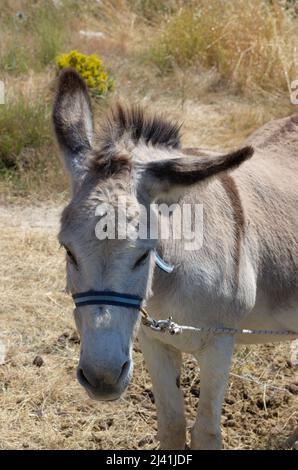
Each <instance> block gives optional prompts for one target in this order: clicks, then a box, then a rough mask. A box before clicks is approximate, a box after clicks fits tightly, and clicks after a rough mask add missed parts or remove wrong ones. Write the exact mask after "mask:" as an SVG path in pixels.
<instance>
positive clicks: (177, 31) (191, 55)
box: [149, 0, 298, 92]
mask: <svg viewBox="0 0 298 470" xmlns="http://www.w3.org/2000/svg"><path fill="white" fill-rule="evenodd" d="M191 3H192V5H191V6H185V7H184V8H182V9H180V10H179V11H178V12H177V13H176V14H175V15H173V16H172V17H171V18H170V19H169V21H168V22H167V23H166V24H165V26H164V30H163V32H162V34H161V36H160V37H159V38H158V39H157V40H155V41H154V44H153V45H152V47H151V49H150V51H149V57H150V59H151V60H153V62H154V63H155V64H156V65H157V66H158V67H159V69H160V70H161V71H162V72H163V73H164V72H169V71H171V70H173V68H175V67H176V66H178V67H180V68H186V67H188V66H190V65H194V64H195V63H200V64H201V65H203V66H204V67H206V68H210V67H213V66H216V68H217V69H218V71H219V73H220V74H221V76H222V77H223V78H224V79H226V80H227V81H230V82H232V83H233V84H236V85H237V87H238V88H239V89H240V90H241V91H245V92H251V91H254V92H255V91H259V90H266V91H274V92H283V91H288V90H289V83H290V81H291V80H294V79H295V78H297V76H298V60H297V47H296V45H295V44H296V40H295V37H296V33H297V29H298V23H297V20H296V19H295V18H294V17H293V15H291V14H290V10H289V9H287V10H286V9H285V8H284V7H283V6H282V5H280V3H279V2H277V1H276V0H272V1H271V2H267V1H265V0H253V1H251V2H246V1H245V0H237V1H232V2H226V1H224V0H216V1H214V0H199V1H198V0H197V1H195V2H191Z"/></svg>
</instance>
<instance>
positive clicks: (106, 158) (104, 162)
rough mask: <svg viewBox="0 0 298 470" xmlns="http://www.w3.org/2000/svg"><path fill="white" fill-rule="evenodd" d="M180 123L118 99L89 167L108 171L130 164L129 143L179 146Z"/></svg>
mask: <svg viewBox="0 0 298 470" xmlns="http://www.w3.org/2000/svg"><path fill="white" fill-rule="evenodd" d="M180 127H181V125H179V124H178V123H177V122H174V123H172V122H170V121H168V120H166V119H165V118H163V117H162V116H157V115H150V114H149V113H146V112H145V111H144V110H143V109H142V108H141V107H140V106H137V105H135V106H130V107H128V106H124V105H123V104H121V103H117V104H116V105H115V106H114V107H113V108H112V110H111V111H110V112H109V114H108V115H107V117H106V121H105V123H104V124H103V126H102V129H101V132H100V134H99V136H98V137H97V149H96V150H95V151H94V152H93V153H92V154H91V157H90V159H89V168H90V169H91V170H95V171H96V172H99V171H100V172H101V173H102V172H103V173H104V174H105V175H107V174H109V175H111V174H114V173H117V172H119V171H121V170H123V169H125V168H130V167H131V157H130V155H129V152H128V145H129V144H128V143H129V142H132V143H133V145H137V144H138V143H144V144H145V145H152V146H154V147H166V148H170V149H175V148H179V147H180Z"/></svg>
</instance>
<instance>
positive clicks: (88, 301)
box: [72, 290, 143, 310]
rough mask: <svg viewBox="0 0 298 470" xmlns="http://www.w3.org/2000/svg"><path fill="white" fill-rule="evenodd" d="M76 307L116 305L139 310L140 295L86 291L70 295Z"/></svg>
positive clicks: (140, 304)
mask: <svg viewBox="0 0 298 470" xmlns="http://www.w3.org/2000/svg"><path fill="white" fill-rule="evenodd" d="M72 298H73V300H74V303H75V305H76V307H82V306H83V305H116V306H119V307H127V308H135V309H137V310H140V308H141V306H142V301H143V299H141V297H138V296H137V295H130V294H119V293H118V292H112V291H92V290H90V291H88V292H83V293H81V294H74V295H73V296H72Z"/></svg>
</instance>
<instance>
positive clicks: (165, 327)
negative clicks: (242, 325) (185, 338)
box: [140, 307, 298, 336]
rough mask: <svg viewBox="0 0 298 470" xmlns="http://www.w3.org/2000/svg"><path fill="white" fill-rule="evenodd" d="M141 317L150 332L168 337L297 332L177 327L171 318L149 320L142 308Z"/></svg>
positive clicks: (286, 334) (288, 334) (288, 332)
mask: <svg viewBox="0 0 298 470" xmlns="http://www.w3.org/2000/svg"><path fill="white" fill-rule="evenodd" d="M140 312H141V315H142V323H143V325H145V326H148V327H149V328H151V330H154V331H159V332H160V333H165V332H166V331H167V332H168V333H170V335H177V334H181V333H183V332H184V331H193V332H197V333H216V334H226V335H227V334H228V335H236V334H241V335H275V336H298V332H296V333H295V332H293V331H289V330H247V329H239V328H227V327H201V328H195V327H194V326H185V325H179V324H178V323H175V322H173V319H172V317H169V318H168V319H167V320H155V319H154V318H151V317H150V315H149V313H148V312H147V310H146V309H145V308H144V307H142V308H141V309H140Z"/></svg>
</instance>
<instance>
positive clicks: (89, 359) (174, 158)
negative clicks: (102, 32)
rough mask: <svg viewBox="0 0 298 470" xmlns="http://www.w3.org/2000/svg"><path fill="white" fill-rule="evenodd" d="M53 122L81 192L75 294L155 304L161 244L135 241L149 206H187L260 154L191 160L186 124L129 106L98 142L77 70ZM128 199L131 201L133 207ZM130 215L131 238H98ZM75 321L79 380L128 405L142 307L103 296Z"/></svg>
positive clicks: (65, 226)
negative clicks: (198, 189)
mask: <svg viewBox="0 0 298 470" xmlns="http://www.w3.org/2000/svg"><path fill="white" fill-rule="evenodd" d="M53 119H54V126H55V131H56V135H57V139H58V142H59V144H60V147H61V150H62V155H63V159H64V163H65V166H66V169H67V171H68V173H69V176H70V180H71V187H72V199H71V202H70V203H69V205H68V206H67V207H66V208H65V209H64V211H63V214H62V219H61V231H60V234H59V240H60V243H61V245H63V246H64V248H65V250H66V253H67V255H66V266H67V268H66V269H67V288H68V290H69V291H70V292H71V293H72V294H80V293H85V292H89V291H100V292H101V293H102V292H103V293H107V292H114V293H115V292H116V293H118V294H123V295H124V297H125V298H128V297H129V296H137V297H138V298H140V299H146V298H148V296H150V294H151V292H150V291H151V283H152V277H153V271H154V266H155V264H154V260H153V258H154V257H153V255H152V250H153V249H154V247H155V244H156V243H157V240H154V239H153V240H152V239H150V237H149V236H148V237H135V236H134V229H135V228H136V227H137V224H138V221H139V214H140V212H141V207H146V208H147V209H148V208H149V207H150V204H151V203H152V202H153V201H154V200H157V199H158V200H166V201H170V202H175V201H177V200H178V199H179V197H180V196H181V194H182V193H183V192H184V191H185V189H186V188H187V187H188V186H189V185H191V184H194V183H196V182H199V181H201V180H207V179H208V178H210V177H211V176H213V175H215V174H217V173H219V172H222V171H225V170H229V169H231V168H234V167H237V166H238V165H239V164H240V163H242V162H243V161H245V160H246V159H247V158H249V157H250V156H251V155H252V149H251V148H244V149H242V150H239V151H237V152H234V153H231V154H229V155H224V156H220V157H217V158H211V157H195V158H194V157H185V156H182V152H181V151H180V150H179V147H180V145H179V128H178V127H177V126H176V125H172V124H169V123H167V122H165V121H164V120H162V119H159V118H156V117H153V118H151V117H145V115H144V113H143V112H142V111H141V110H140V109H139V108H132V109H131V110H125V109H124V108H123V107H121V106H118V107H117V108H115V109H114V110H113V111H112V112H111V114H110V116H109V117H108V118H107V120H106V122H105V123H104V124H103V125H102V126H101V127H102V131H101V135H100V136H97V137H96V138H95V137H94V132H93V121H92V112H91V108H90V102H89V97H88V93H87V90H86V87H85V84H84V82H83V80H82V79H81V78H80V76H79V75H78V74H77V73H76V72H75V71H73V70H71V69H68V70H66V71H64V72H63V73H62V74H61V76H60V80H59V85H58V91H57V96H56V100H55V105H54V114H53ZM119 200H122V201H123V200H124V201H125V207H124V209H123V204H120V205H119ZM122 209H123V211H122ZM122 212H123V213H124V219H122V220H124V221H126V222H129V224H130V228H131V230H130V231H129V230H127V233H126V236H125V237H123V236H119V233H118V232H117V230H116V231H115V232H114V235H115V236H107V237H102V236H100V234H99V235H98V228H99V229H100V230H99V231H100V232H101V233H102V232H103V233H104V232H106V231H107V230H108V229H107V221H108V217H109V216H110V215H111V214H112V215H113V216H114V217H115V220H120V219H121V217H122V216H123V214H122ZM116 225H117V224H116ZM118 228H119V225H118ZM120 228H121V227H120ZM74 315H75V321H76V325H77V328H78V330H79V332H80V336H81V355H80V362H79V366H78V380H79V382H80V383H81V384H82V385H83V386H84V387H85V389H86V390H87V392H88V393H89V395H90V396H91V397H93V398H96V399H100V400H113V399H117V398H119V397H120V396H121V394H122V393H123V391H124V390H125V389H126V387H127V385H128V383H129V381H130V377H131V374H132V343H133V338H134V334H135V332H136V329H137V324H138V319H139V315H138V310H137V309H136V308H134V307H133V306H132V307H130V306H129V305H125V306H123V305H118V304H117V302H116V305H115V303H114V302H113V301H112V302H111V301H108V300H107V301H106V302H105V301H103V300H102V298H101V302H98V303H96V302H95V303H94V304H92V305H90V303H88V302H87V305H86V304H85V305H84V304H82V305H79V306H78V305H77V307H76V308H75V311H74Z"/></svg>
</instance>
